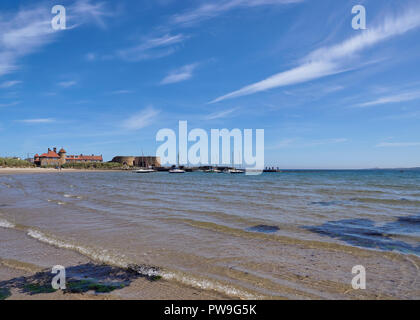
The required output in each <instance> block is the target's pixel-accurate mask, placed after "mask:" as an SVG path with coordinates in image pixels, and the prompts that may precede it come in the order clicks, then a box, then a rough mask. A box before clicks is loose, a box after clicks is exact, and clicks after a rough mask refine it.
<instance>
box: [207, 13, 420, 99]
mask: <svg viewBox="0 0 420 320" xmlns="http://www.w3.org/2000/svg"><path fill="white" fill-rule="evenodd" d="M419 26H420V10H418V9H416V8H411V10H409V11H406V12H405V13H404V14H402V15H400V16H398V17H392V18H391V17H389V18H387V19H385V20H384V22H383V23H382V25H379V26H377V27H375V28H370V29H367V30H363V31H359V34H358V35H357V36H354V37H352V38H349V39H347V40H345V41H343V42H341V43H339V44H337V45H334V46H330V47H323V48H320V49H318V50H315V51H313V52H312V53H310V54H309V55H307V56H306V57H305V58H304V59H303V60H302V62H301V64H300V65H299V66H297V67H295V68H293V69H290V70H287V71H283V72H280V73H277V74H275V75H273V76H271V77H269V78H267V79H265V80H262V81H259V82H256V83H253V84H251V85H248V86H245V87H243V88H241V89H239V90H236V91H233V92H231V93H228V94H226V95H223V96H221V97H218V98H216V99H214V100H213V101H211V103H215V102H219V101H222V100H226V99H230V98H235V97H240V96H245V95H250V94H254V93H257V92H261V91H266V90H269V89H272V88H276V87H282V86H287V85H292V84H298V83H303V82H307V81H310V80H314V79H318V78H322V77H326V76H329V75H333V74H338V73H342V72H345V71H348V70H350V69H352V68H354V67H353V66H354V64H353V65H352V64H351V62H353V63H354V61H353V58H354V57H355V55H356V54H357V53H359V52H360V51H362V50H363V49H366V48H369V47H372V46H373V45H375V44H378V43H380V42H382V41H385V40H388V39H390V38H392V37H395V36H398V35H402V34H404V33H406V32H408V31H410V30H413V29H415V28H417V27H419Z"/></svg>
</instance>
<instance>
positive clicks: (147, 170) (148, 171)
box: [133, 168, 156, 173]
mask: <svg viewBox="0 0 420 320" xmlns="http://www.w3.org/2000/svg"><path fill="white" fill-rule="evenodd" d="M133 172H134V173H152V172H156V170H154V169H150V168H140V169H138V170H134V171H133Z"/></svg>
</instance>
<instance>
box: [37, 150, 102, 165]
mask: <svg viewBox="0 0 420 320" xmlns="http://www.w3.org/2000/svg"><path fill="white" fill-rule="evenodd" d="M81 162H103V158H102V155H100V156H95V155H93V154H92V155H91V156H87V155H83V154H80V155H67V152H66V150H64V149H63V148H61V150H60V151H58V152H57V148H53V150H51V149H50V148H48V152H47V153H43V154H41V155H38V154H36V155H35V156H34V163H35V164H36V165H38V166H41V167H42V166H60V165H63V164H65V163H81Z"/></svg>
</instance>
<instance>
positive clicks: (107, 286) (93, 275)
mask: <svg viewBox="0 0 420 320" xmlns="http://www.w3.org/2000/svg"><path fill="white" fill-rule="evenodd" d="M158 272H159V269H158V268H155V267H149V266H144V265H130V266H129V267H128V268H119V267H113V266H109V265H99V264H93V263H87V264H82V265H77V266H72V267H68V268H66V288H65V289H64V290H63V292H64V293H85V292H88V291H94V292H95V293H109V292H112V291H114V290H119V289H123V288H125V287H126V286H129V285H130V284H131V282H132V281H134V280H135V279H137V278H146V279H148V280H149V281H157V280H159V279H161V276H160V275H159V274H158ZM53 277H54V274H52V273H51V270H44V271H41V272H37V273H36V274H34V275H32V276H28V277H17V278H14V279H10V280H7V281H1V282H0V288H1V289H0V299H6V298H7V297H8V296H10V289H12V288H16V289H18V290H19V291H20V292H22V293H27V294H29V295H36V294H41V293H52V292H55V291H57V290H55V289H53V288H52V285H51V281H52V279H53Z"/></svg>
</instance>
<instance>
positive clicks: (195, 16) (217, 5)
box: [171, 0, 304, 25]
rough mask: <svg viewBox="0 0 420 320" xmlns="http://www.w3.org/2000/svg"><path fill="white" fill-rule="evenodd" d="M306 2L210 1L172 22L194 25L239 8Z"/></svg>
mask: <svg viewBox="0 0 420 320" xmlns="http://www.w3.org/2000/svg"><path fill="white" fill-rule="evenodd" d="M302 1H304V0H221V1H220V0H219V1H211V2H210V1H209V2H206V3H204V4H203V5H201V6H199V7H197V8H195V9H193V10H189V11H186V12H183V13H181V14H176V15H174V16H173V17H172V19H171V22H172V23H176V24H184V25H189V24H194V23H197V22H200V21H203V20H206V19H210V18H214V17H217V16H219V15H221V14H223V13H225V12H228V11H231V10H233V9H238V8H247V7H248V8H249V7H257V6H263V5H284V4H289V3H297V2H302Z"/></svg>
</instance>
